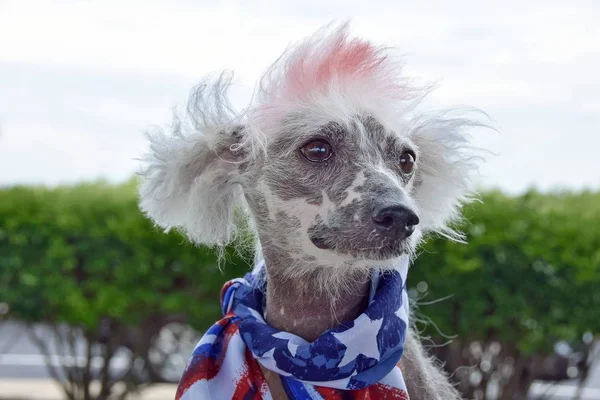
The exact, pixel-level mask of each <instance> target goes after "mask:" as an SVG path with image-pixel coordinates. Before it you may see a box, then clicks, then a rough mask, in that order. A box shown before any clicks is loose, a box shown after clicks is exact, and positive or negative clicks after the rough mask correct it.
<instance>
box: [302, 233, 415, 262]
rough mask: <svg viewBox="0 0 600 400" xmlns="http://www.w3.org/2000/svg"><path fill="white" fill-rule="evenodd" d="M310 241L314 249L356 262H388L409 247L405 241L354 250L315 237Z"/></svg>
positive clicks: (406, 250)
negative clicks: (328, 251)
mask: <svg viewBox="0 0 600 400" xmlns="http://www.w3.org/2000/svg"><path fill="white" fill-rule="evenodd" d="M310 240H311V242H312V243H313V244H314V245H315V247H317V248H319V249H321V250H330V251H331V252H333V253H337V254H339V255H341V256H346V257H347V256H351V257H352V258H354V259H356V260H366V261H388V260H393V259H396V258H398V257H401V256H403V255H405V254H408V253H409V252H410V245H409V243H408V241H406V240H401V241H395V242H387V243H384V244H382V245H379V246H373V245H371V246H364V247H356V248H346V247H345V246H340V245H336V244H335V243H331V242H329V241H326V240H324V239H323V238H320V237H316V236H313V237H311V238H310Z"/></svg>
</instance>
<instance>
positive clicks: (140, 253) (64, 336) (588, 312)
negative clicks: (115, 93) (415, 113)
mask: <svg viewBox="0 0 600 400" xmlns="http://www.w3.org/2000/svg"><path fill="white" fill-rule="evenodd" d="M135 185H136V182H135V181H130V182H127V183H125V184H122V185H109V184H106V183H94V184H81V185H75V186H67V187H58V188H54V189H49V188H35V187H13V188H5V189H0V304H1V303H7V304H9V306H10V314H9V316H10V317H11V318H13V319H18V320H21V321H25V322H28V323H38V322H43V323H46V324H48V325H49V326H51V327H52V330H53V332H54V334H55V336H56V337H57V338H58V339H59V343H63V344H64V345H65V346H64V348H65V349H64V351H65V352H67V353H69V348H70V346H71V344H72V342H73V341H74V340H75V339H76V338H77V337H78V335H80V336H83V337H84V338H85V339H86V342H87V348H86V349H85V353H86V354H75V353H76V352H75V351H74V350H73V351H71V352H70V353H69V354H70V355H71V356H77V355H84V356H87V355H96V356H99V357H101V358H102V359H103V360H104V361H103V363H101V367H100V369H99V370H98V369H94V368H93V366H92V365H91V362H87V363H83V364H79V363H65V365H63V369H62V370H61V371H58V370H53V369H52V367H51V365H49V368H50V370H51V372H52V373H53V375H54V376H55V378H56V379H57V380H59V381H61V382H62V383H63V385H64V388H65V393H66V395H67V397H68V398H71V399H86V400H87V399H92V398H97V399H104V398H107V397H108V396H109V395H110V394H111V393H114V388H115V384H116V382H117V381H119V380H125V381H127V382H129V383H130V386H131V387H135V385H137V384H139V383H140V379H141V378H140V377H139V376H138V375H139V374H138V372H139V371H137V369H136V368H137V367H136V365H137V364H136V361H135V359H134V358H132V360H131V363H130V365H129V366H128V368H126V369H125V371H124V372H122V373H121V374H120V375H119V374H114V373H111V372H110V371H109V368H108V365H109V362H110V360H111V358H112V357H114V355H115V354H116V352H117V351H118V350H119V349H120V348H122V347H124V346H125V347H127V348H129V349H131V350H132V351H133V353H134V354H135V355H136V357H137V358H138V359H141V360H142V362H143V364H144V366H145V372H144V373H145V374H152V371H147V369H148V365H149V364H150V362H149V360H148V357H147V351H148V348H149V346H150V345H151V340H152V338H153V337H154V336H155V335H156V331H157V329H158V328H159V327H160V326H161V325H162V324H163V323H164V322H165V321H169V320H171V319H172V318H173V316H176V317H177V318H178V320H182V321H186V322H187V323H189V324H191V325H192V326H194V327H195V328H196V329H198V330H199V331H202V330H203V329H204V328H206V327H207V326H208V325H210V324H211V323H213V321H214V320H216V319H218V318H219V313H220V312H219V293H220V289H221V286H222V284H223V283H224V282H225V281H226V280H227V279H230V278H231V277H235V276H241V275H243V274H244V273H245V272H246V271H247V270H248V265H247V264H246V263H245V262H244V261H243V260H242V258H240V257H239V256H237V255H236V254H235V253H234V252H232V251H231V250H228V251H226V253H225V254H226V258H225V261H224V262H223V265H221V267H222V271H221V270H219V268H218V262H217V257H216V255H215V253H214V252H213V251H210V250H208V249H205V248H198V247H194V246H192V245H190V244H189V243H188V242H187V241H186V240H185V239H184V238H183V237H182V236H181V235H180V234H178V233H176V232H171V233H168V234H165V233H163V232H160V231H159V230H157V229H156V228H154V227H153V226H152V225H151V223H150V222H149V221H148V220H147V219H146V218H144V216H143V215H141V213H140V212H139V211H138V208H137V198H136V193H135ZM464 211H465V215H466V220H467V221H466V222H465V223H464V224H463V226H462V228H463V230H464V231H465V232H466V233H467V235H468V244H466V245H465V244H457V243H451V242H448V241H446V240H443V239H433V240H430V241H429V242H428V243H427V244H426V245H425V246H424V247H423V248H422V251H421V254H420V256H419V258H418V260H417V261H416V263H415V265H414V266H413V268H412V269H411V271H410V274H409V282H408V285H409V286H410V287H411V288H413V289H412V290H411V291H412V293H416V294H417V295H418V297H419V301H420V302H421V303H422V304H423V305H422V306H421V308H420V313H421V318H423V319H428V320H431V321H433V322H434V323H435V325H434V324H428V325H427V326H426V329H427V333H428V334H429V335H430V336H431V338H432V340H433V341H434V342H435V343H438V344H441V343H444V342H446V341H447V339H446V338H445V337H444V335H442V334H440V332H443V333H445V334H447V335H452V336H456V338H454V340H452V342H451V344H450V345H448V346H443V347H439V348H436V349H435V351H436V354H437V355H438V356H439V357H440V358H441V359H442V360H444V361H445V362H446V366H447V368H448V369H449V370H450V371H455V370H456V369H457V368H458V367H459V366H463V365H473V364H476V367H474V368H470V369H462V370H458V371H457V372H456V374H455V375H454V376H455V377H456V378H457V380H458V381H459V384H460V387H461V390H463V392H464V393H465V394H466V395H467V397H469V398H474V397H477V398H483V395H484V394H485V392H486V391H489V390H490V389H489V388H490V387H492V386H493V385H495V387H497V388H499V389H500V390H502V397H503V398H506V399H509V398H510V399H512V398H519V397H523V396H524V395H525V393H526V392H527V389H528V387H529V385H530V383H531V382H532V380H533V379H536V378H537V377H540V376H542V375H543V372H544V368H543V364H544V360H545V357H546V356H547V355H548V354H550V353H551V352H552V349H553V345H554V344H555V343H556V342H557V341H558V340H567V341H569V342H575V341H578V340H580V338H581V337H582V335H583V334H584V333H585V332H588V331H590V332H599V331H600V318H599V314H598V311H597V310H598V309H600V292H599V291H598V290H597V287H598V284H599V283H600V274H599V272H600V194H599V193H591V192H582V193H554V194H540V193H537V192H535V191H531V192H528V193H526V194H524V195H522V196H518V197H511V196H506V195H504V194H502V193H500V192H489V193H486V194H485V195H484V196H483V203H481V204H475V205H471V206H468V207H466V209H465V210H464ZM441 298H446V299H445V300H443V301H439V302H435V304H430V305H425V303H427V302H430V301H432V300H436V299H441ZM34 339H36V338H34ZM37 339H41V338H37ZM38 344H39V345H40V346H41V348H42V349H43V350H44V351H46V352H47V353H49V352H50V351H52V350H51V349H48V348H45V346H46V343H45V342H44V341H43V340H38ZM73 347H75V346H73ZM84 358H86V357H84ZM87 359H89V357H87ZM474 377H475V378H474ZM92 380H99V381H100V382H101V385H100V386H101V389H100V390H98V391H97V392H96V393H95V394H94V393H91V390H90V384H91V381H92Z"/></svg>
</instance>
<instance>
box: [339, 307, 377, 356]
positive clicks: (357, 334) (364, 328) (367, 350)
mask: <svg viewBox="0 0 600 400" xmlns="http://www.w3.org/2000/svg"><path fill="white" fill-rule="evenodd" d="M382 323H383V318H381V319H376V320H371V318H369V317H368V316H367V315H366V314H361V315H360V316H359V317H358V318H357V319H356V321H354V327H353V328H350V329H348V330H347V331H345V332H340V333H332V335H333V336H334V337H335V338H336V339H337V340H338V341H339V342H340V343H341V344H343V345H344V346H346V352H345V353H344V357H343V358H342V361H340V363H339V365H338V367H343V366H344V365H346V364H348V363H350V362H352V361H354V360H355V359H356V357H357V356H358V355H359V354H362V355H364V356H366V357H369V358H374V359H376V360H378V361H379V349H378V348H377V333H378V332H379V329H381V324H382Z"/></svg>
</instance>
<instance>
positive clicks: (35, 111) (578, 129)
mask: <svg viewBox="0 0 600 400" xmlns="http://www.w3.org/2000/svg"><path fill="white" fill-rule="evenodd" d="M348 18H350V19H351V20H352V24H351V31H352V32H353V33H354V34H356V35H359V36H361V37H363V38H365V39H369V40H372V41H374V42H376V43H380V44H384V45H387V46H393V47H395V48H397V49H398V52H400V53H401V54H404V56H405V59H406V64H407V66H406V68H405V73H406V74H407V75H408V76H410V77H412V78H413V79H415V80H416V81H417V82H423V83H425V82H435V83H437V87H438V89H437V90H436V91H435V92H434V93H433V94H432V96H431V97H430V98H429V99H428V100H427V102H426V104H424V106H425V107H439V108H444V107H451V106H455V105H468V106H473V107H477V108H479V109H481V110H483V111H485V112H486V113H487V114H489V115H490V117H491V118H492V120H493V123H494V126H495V127H496V128H497V130H498V131H497V132H495V131H492V130H477V131H474V132H473V136H474V141H475V143H476V144H477V145H479V146H482V147H485V148H487V149H489V150H490V151H492V152H493V153H494V155H493V156H492V157H491V158H490V159H489V160H488V162H487V163H486V164H485V166H484V167H483V168H482V170H481V177H480V182H479V183H480V185H481V186H483V187H498V188H501V189H503V190H505V191H508V192H512V193H519V192H522V191H524V190H526V189H528V188H530V187H536V188H538V189H541V190H555V189H572V190H580V189H584V188H592V189H598V188H600V159H599V152H600V95H599V93H600V73H598V71H600V24H599V23H598V21H600V2H599V1H594V0H590V1H571V2H570V3H569V4H567V2H565V1H551V0H549V1H538V0H527V1H525V0H519V1H514V0H506V1H502V2H483V1H475V0H462V1H461V0H455V1H445V0H444V1H442V0H438V1H418V2H417V1H399V0H390V1H383V0H370V1H364V0H360V1H352V0H303V1H302V0H301V1H266V0H265V1H249V0H246V1H243V0H240V1H222V2H218V1H203V0H195V1H192V0H171V1H166V0H165V1H155V0H144V1H137V0H114V1H113V0H101V1H95V0H79V1H77V0H55V1H34V0H14V1H12V0H0V185H2V186H5V185H13V184H44V185H57V184H68V183H73V182H79V181H86V180H95V179H106V180H109V181H111V182H119V181H123V180H126V179H128V178H129V177H131V176H132V175H133V173H135V171H137V170H138V168H139V164H138V162H137V161H136V160H135V158H137V157H139V156H141V155H142V154H143V153H144V152H145V151H146V149H147V146H146V141H145V138H144V136H143V132H144V130H145V129H147V128H148V127H149V126H151V125H165V124H167V123H168V122H169V119H170V115H171V108H172V107H173V106H175V105H178V104H184V103H185V101H186V99H187V95H188V92H189V90H190V89H191V88H192V87H193V86H194V85H195V84H196V83H198V82H199V81H200V80H201V79H202V78H203V77H204V76H206V75H207V74H209V73H214V72H218V71H219V70H222V69H229V70H234V71H235V74H236V82H237V86H236V89H235V90H234V93H233V101H234V103H235V104H237V105H239V106H243V105H244V102H245V100H247V99H248V98H249V96H250V94H251V92H252V88H253V87H254V84H255V82H256V80H257V79H259V78H260V76H261V74H262V73H263V71H264V70H265V69H266V68H267V67H268V66H269V65H270V64H271V63H272V62H273V61H274V60H275V59H276V58H277V57H278V56H279V55H280V54H281V52H282V51H283V50H284V49H285V48H286V47H287V46H289V45H290V44H292V43H294V42H296V41H297V40H299V39H302V38H303V37H305V36H307V35H310V34H311V33H313V32H314V31H315V30H317V29H318V28H319V27H321V26H323V25H325V24H327V23H329V22H331V21H333V20H338V21H341V20H344V19H348Z"/></svg>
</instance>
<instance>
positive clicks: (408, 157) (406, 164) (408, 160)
mask: <svg viewBox="0 0 600 400" xmlns="http://www.w3.org/2000/svg"><path fill="white" fill-rule="evenodd" d="M400 169H401V170H402V172H404V173H405V174H410V173H411V172H413V170H414V169H415V153H413V152H412V151H410V150H407V151H404V152H403V153H402V154H401V155H400Z"/></svg>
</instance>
